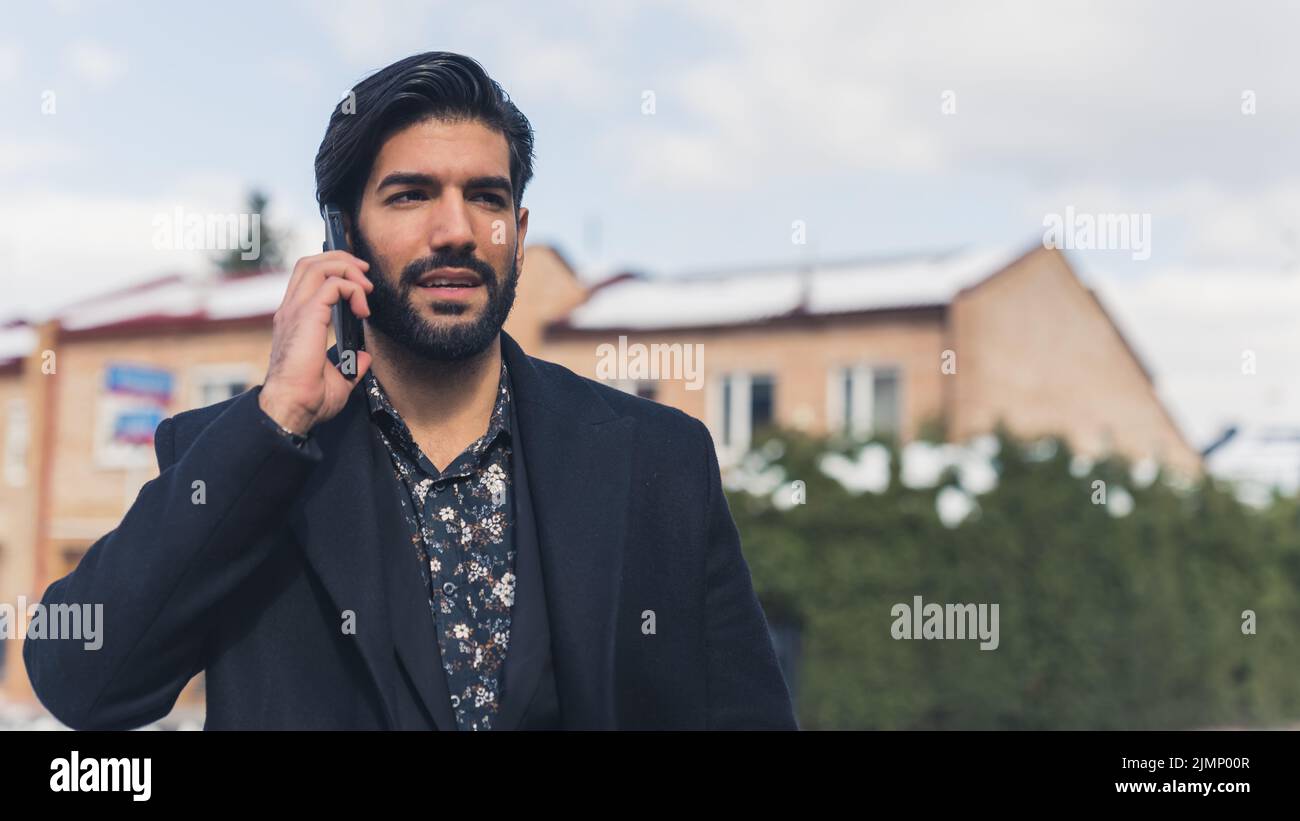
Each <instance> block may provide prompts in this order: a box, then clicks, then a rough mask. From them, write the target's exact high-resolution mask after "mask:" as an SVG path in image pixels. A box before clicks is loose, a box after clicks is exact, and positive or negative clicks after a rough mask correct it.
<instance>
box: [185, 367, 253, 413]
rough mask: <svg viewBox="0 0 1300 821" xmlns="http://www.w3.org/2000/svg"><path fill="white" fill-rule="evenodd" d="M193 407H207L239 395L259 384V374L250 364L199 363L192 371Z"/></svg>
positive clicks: (191, 400)
mask: <svg viewBox="0 0 1300 821" xmlns="http://www.w3.org/2000/svg"><path fill="white" fill-rule="evenodd" d="M190 380H191V385H192V389H191V391H190V402H191V407H194V408H206V407H207V406H209V405H215V404H216V403H218V402H224V401H226V400H227V399H230V398H231V397H234V396H239V395H240V394H241V393H243V392H244V391H246V390H248V389H249V388H250V387H252V386H253V385H255V384H257V375H256V373H255V372H254V371H253V369H252V368H251V367H249V366H248V365H239V364H233V365H199V366H198V367H196V368H194V369H193V370H191V371H190Z"/></svg>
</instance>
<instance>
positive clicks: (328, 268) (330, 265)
mask: <svg viewBox="0 0 1300 821" xmlns="http://www.w3.org/2000/svg"><path fill="white" fill-rule="evenodd" d="M349 268H355V269H356V270H357V272H358V273H360V272H364V271H367V270H369V269H370V263H368V262H366V261H365V260H364V259H359V258H358V257H355V256H353V255H352V254H349V253H348V252H347V251H325V252H324V253H321V254H315V255H313V256H309V257H303V258H302V259H300V260H298V263H297V264H296V265H294V268H293V274H292V275H291V276H290V278H289V285H288V286H287V287H286V288H285V303H286V304H292V303H294V302H295V301H297V300H298V299H301V298H302V297H303V296H304V295H306V294H310V293H313V292H314V291H315V290H316V288H318V287H319V285H320V283H321V282H323V281H324V279H325V277H326V276H327V275H328V274H330V273H334V274H336V275H341V274H342V273H343V272H344V271H346V270H348V269H349ZM362 278H363V279H364V276H363V277H362Z"/></svg>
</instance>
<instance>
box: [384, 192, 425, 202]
mask: <svg viewBox="0 0 1300 821" xmlns="http://www.w3.org/2000/svg"><path fill="white" fill-rule="evenodd" d="M407 196H417V197H423V196H424V192H423V191H403V192H402V193H400V194H398V195H397V196H395V197H393V198H392V199H390V200H389V202H400V201H401V200H402V198H403V197H407Z"/></svg>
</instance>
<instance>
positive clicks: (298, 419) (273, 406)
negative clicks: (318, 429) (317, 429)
mask: <svg viewBox="0 0 1300 821" xmlns="http://www.w3.org/2000/svg"><path fill="white" fill-rule="evenodd" d="M257 404H258V406H259V407H261V409H262V412H263V413H265V414H266V415H267V416H269V417H270V418H271V421H272V422H275V424H276V425H277V426H279V427H280V428H282V429H283V430H284V431H285V432H286V433H288V434H290V435H293V436H300V437H303V436H306V435H307V434H308V433H309V432H310V431H311V418H310V417H309V416H308V415H307V414H306V413H304V412H302V411H301V410H295V409H293V408H292V407H290V406H288V405H287V404H286V403H284V402H281V401H279V400H278V398H277V397H276V396H275V394H274V393H271V394H270V395H268V394H267V392H266V387H265V386H263V388H262V390H261V391H260V392H259V393H258V396H257Z"/></svg>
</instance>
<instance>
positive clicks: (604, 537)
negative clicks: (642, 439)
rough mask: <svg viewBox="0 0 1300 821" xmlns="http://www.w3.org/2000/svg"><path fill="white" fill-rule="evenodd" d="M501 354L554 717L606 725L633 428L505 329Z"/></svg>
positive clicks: (610, 722) (581, 725)
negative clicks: (528, 511) (547, 648)
mask: <svg viewBox="0 0 1300 821" xmlns="http://www.w3.org/2000/svg"><path fill="white" fill-rule="evenodd" d="M501 353H502V356H504V357H505V358H506V365H507V367H509V368H510V375H511V380H512V382H513V383H514V387H515V399H516V401H517V402H518V403H519V404H518V420H519V427H520V437H521V439H522V446H523V450H524V455H525V457H526V462H527V465H528V468H527V469H528V484H529V488H530V490H531V495H532V499H531V501H532V505H533V511H534V516H535V518H536V522H537V542H538V548H539V554H540V560H541V566H542V580H543V585H542V586H543V588H544V590H545V598H546V609H547V613H548V616H549V619H548V620H549V622H550V632H551V651H552V661H553V664H554V667H555V679H556V687H557V690H558V698H559V701H560V714H561V719H562V721H563V723H564V726H565V728H566V729H608V728H613V727H614V726H616V718H615V700H614V640H615V625H616V621H617V619H616V615H617V606H618V587H619V581H620V579H621V574H622V558H623V546H624V540H625V535H626V527H627V505H628V498H629V494H630V492H631V453H632V444H633V438H634V435H635V426H636V422H635V420H634V419H633V418H631V417H620V416H619V415H618V414H616V413H615V412H614V411H613V409H612V408H610V406H609V405H608V404H607V403H606V402H605V401H604V400H603V399H601V398H600V396H599V394H597V393H596V391H594V390H592V388H591V386H590V385H589V384H587V383H586V382H584V381H583V380H581V379H580V378H578V377H577V376H575V375H574V374H572V373H571V372H569V371H567V370H565V369H563V368H561V367H560V366H558V365H553V364H550V363H545V362H538V361H537V360H533V359H532V358H531V357H528V356H526V355H525V354H524V352H523V350H522V349H521V348H520V347H519V344H518V343H517V342H515V340H514V339H513V338H512V337H511V336H510V335H509V334H507V333H505V332H504V331H503V332H502V333H501ZM535 363H536V364H535ZM543 368H544V369H545V371H543V370H542V369H543ZM506 663H507V664H509V656H508V655H507V661H506ZM508 697H509V696H507V698H508Z"/></svg>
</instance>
